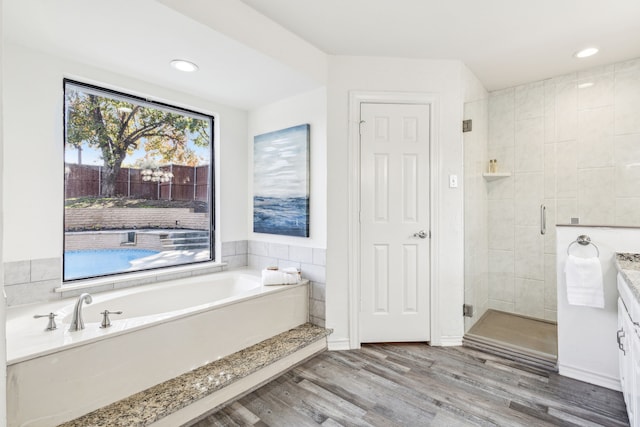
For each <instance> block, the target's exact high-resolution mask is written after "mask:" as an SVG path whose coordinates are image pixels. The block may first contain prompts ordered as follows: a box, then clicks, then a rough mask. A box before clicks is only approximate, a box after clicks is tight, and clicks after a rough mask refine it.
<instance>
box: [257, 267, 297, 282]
mask: <svg viewBox="0 0 640 427" xmlns="http://www.w3.org/2000/svg"><path fill="white" fill-rule="evenodd" d="M299 278H300V275H299V273H298V270H297V269H295V268H294V269H284V270H262V284H263V285H265V286H272V285H295V284H296V283H298V281H299Z"/></svg>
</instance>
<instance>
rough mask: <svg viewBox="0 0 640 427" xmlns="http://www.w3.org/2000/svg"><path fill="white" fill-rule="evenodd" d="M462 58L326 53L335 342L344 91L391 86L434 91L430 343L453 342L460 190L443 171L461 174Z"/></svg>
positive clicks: (339, 330)
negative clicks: (435, 241)
mask: <svg viewBox="0 0 640 427" xmlns="http://www.w3.org/2000/svg"><path fill="white" fill-rule="evenodd" d="M461 72H462V63H460V62H458V61H435V60H434V61H432V60H414V59H390V58H369V57H343V56H338V57H331V58H330V60H329V79H328V93H327V109H328V113H327V123H328V134H327V165H328V173H327V191H328V196H327V230H328V234H327V289H326V291H327V295H326V297H327V319H326V320H327V322H326V323H327V327H329V328H333V329H334V332H333V334H332V335H331V336H330V337H329V339H330V342H331V343H332V346H333V347H334V348H338V347H344V346H345V345H347V344H346V343H348V341H349V294H348V285H349V283H348V279H349V268H350V266H349V265H348V246H349V245H348V235H349V232H348V224H349V216H348V204H349V200H348V182H349V175H350V173H351V171H350V170H349V151H348V147H349V144H348V140H349V92H350V91H354V90H358V91H394V92H422V93H433V94H437V96H438V97H439V121H438V123H434V124H433V125H434V126H436V127H437V129H438V133H437V141H434V142H435V143H437V144H438V149H439V153H440V158H439V163H438V166H437V168H438V171H437V173H438V176H439V178H440V184H439V187H438V188H437V194H436V199H434V200H433V202H434V203H435V206H437V215H438V220H439V224H440V227H439V229H438V230H432V231H433V233H434V234H438V235H439V237H440V239H439V241H440V247H433V248H432V251H433V252H435V253H437V254H439V259H440V264H439V265H434V266H432V268H435V269H436V270H437V271H438V277H437V279H436V281H435V283H432V284H431V285H432V286H433V287H435V290H436V291H437V292H436V293H437V294H438V297H437V300H436V301H433V302H432V305H433V307H434V315H435V316H436V317H437V322H434V323H435V324H437V325H434V326H438V328H437V329H435V330H434V331H433V332H432V342H433V343H434V344H447V343H456V342H459V341H460V340H461V337H462V334H463V321H462V316H461V306H462V303H463V291H464V290H463V288H464V283H463V282H464V265H463V255H464V253H463V252H464V250H463V189H462V187H459V188H454V189H450V188H448V178H447V177H448V175H449V174H457V175H458V176H460V177H461V176H462V173H463V170H462V156H463V154H462V132H461V120H462V104H463V96H462V83H461Z"/></svg>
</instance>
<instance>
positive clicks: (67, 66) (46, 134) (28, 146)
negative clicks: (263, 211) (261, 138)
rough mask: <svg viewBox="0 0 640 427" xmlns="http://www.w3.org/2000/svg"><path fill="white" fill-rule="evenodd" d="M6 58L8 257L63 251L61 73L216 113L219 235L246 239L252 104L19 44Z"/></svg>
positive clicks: (36, 256) (58, 254)
mask: <svg viewBox="0 0 640 427" xmlns="http://www.w3.org/2000/svg"><path fill="white" fill-rule="evenodd" d="M3 65H4V76H3V79H4V80H3V81H4V83H5V84H4V96H3V100H4V104H5V110H4V123H5V127H4V154H5V159H6V161H5V162H4V172H5V176H6V177H7V178H8V179H5V181H4V186H3V197H4V206H5V212H4V230H5V233H4V239H3V248H4V254H5V257H4V260H3V261H4V262H9V261H20V260H29V259H39V258H54V257H61V256H62V216H63V178H64V176H63V163H62V160H63V123H62V111H63V108H62V105H63V98H62V96H63V92H62V79H63V77H71V78H77V79H79V80H83V81H89V82H94V83H96V84H103V85H106V86H109V87H112V88H118V89H121V90H123V91H125V92H130V93H134V94H144V95H150V96H151V97H153V98H155V99H159V100H162V101H165V102H168V103H173V104H176V105H181V106H186V107H189V108H192V109H194V110H198V111H202V112H205V113H215V114H217V115H218V117H219V124H220V141H218V143H219V144H220V153H221V157H222V158H223V159H224V160H223V162H222V163H221V182H220V185H221V199H222V200H221V212H220V213H219V215H220V216H221V221H222V224H221V230H222V236H221V237H222V240H223V241H233V240H244V239H246V236H247V219H246V218H247V211H248V207H247V199H246V196H245V195H246V191H247V162H246V159H247V144H246V126H247V114H246V112H243V111H240V110H237V109H234V108H229V107H225V106H223V105H217V104H215V103H213V102H211V101H207V100H203V99H199V98H196V97H193V96H189V95H185V94H183V93H180V92H177V91H174V90H172V89H171V88H166V87H158V86H154V85H151V84H149V83H146V82H144V81H142V80H137V79H136V78H135V76H123V75H117V74H113V73H111V72H107V71H104V70H101V69H97V68H93V67H90V66H88V65H85V64H81V63H79V62H76V61H72V60H68V59H63V58H60V57H53V56H50V55H47V54H43V53H40V52H37V51H34V50H31V49H27V48H24V47H22V46H18V45H15V44H8V43H7V44H6V45H5V53H4V61H3ZM6 106H10V108H6Z"/></svg>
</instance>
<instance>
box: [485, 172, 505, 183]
mask: <svg viewBox="0 0 640 427" xmlns="http://www.w3.org/2000/svg"><path fill="white" fill-rule="evenodd" d="M482 176H483V177H484V179H486V180H487V181H495V180H496V179H500V178H506V177H508V176H511V172H492V173H489V172H485V173H483V174H482Z"/></svg>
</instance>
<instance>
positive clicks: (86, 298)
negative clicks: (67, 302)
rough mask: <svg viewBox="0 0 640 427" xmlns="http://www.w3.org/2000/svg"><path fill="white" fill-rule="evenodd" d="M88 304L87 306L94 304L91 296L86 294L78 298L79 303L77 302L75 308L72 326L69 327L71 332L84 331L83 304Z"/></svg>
mask: <svg viewBox="0 0 640 427" xmlns="http://www.w3.org/2000/svg"><path fill="white" fill-rule="evenodd" d="M83 302H86V303H87V304H91V303H92V302H93V298H91V295H89V294H87V293H84V294H80V296H79V297H78V301H76V305H75V307H73V317H72V318H71V326H69V330H70V331H72V332H73V331H77V330H79V329H84V320H82V303H83Z"/></svg>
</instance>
